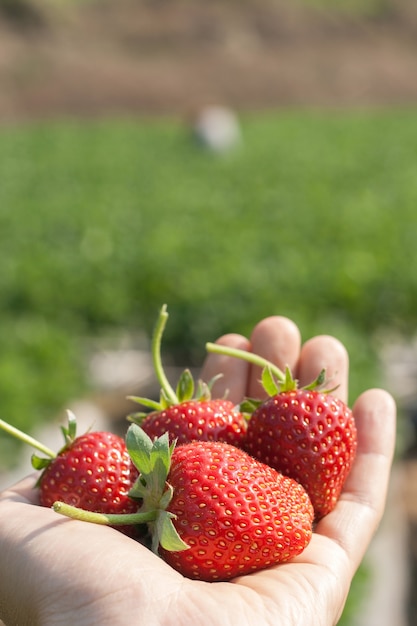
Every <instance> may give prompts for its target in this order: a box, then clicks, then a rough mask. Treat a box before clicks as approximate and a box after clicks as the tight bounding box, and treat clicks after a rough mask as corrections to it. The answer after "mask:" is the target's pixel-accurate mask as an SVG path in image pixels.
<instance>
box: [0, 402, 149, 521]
mask: <svg viewBox="0 0 417 626" xmlns="http://www.w3.org/2000/svg"><path fill="white" fill-rule="evenodd" d="M0 426H2V427H3V428H4V430H7V431H8V432H9V433H11V434H14V435H15V436H16V437H19V438H20V439H22V440H23V441H25V442H27V443H30V444H31V445H32V446H33V447H35V448H37V449H38V450H40V451H42V452H43V453H44V454H46V455H47V457H48V458H40V457H38V456H36V455H33V456H32V465H33V467H34V468H35V469H38V470H42V473H41V474H40V477H39V479H38V482H37V486H38V487H39V502H40V504H41V505H42V506H46V507H50V506H52V505H53V503H54V502H55V501H56V500H62V501H64V502H66V503H68V504H72V505H77V506H80V507H82V508H84V509H86V510H89V511H97V512H102V513H132V512H134V511H136V510H137V508H138V503H137V502H135V501H134V500H132V499H131V498H129V496H128V492H129V489H130V488H131V487H132V485H133V483H134V481H135V480H136V478H137V476H138V472H137V470H136V468H135V466H134V465H133V463H132V461H131V459H130V457H129V454H128V451H127V448H126V443H125V441H124V440H123V439H122V438H121V437H119V436H118V435H115V434H113V433H110V432H88V433H86V434H83V435H80V436H78V437H77V436H76V421H75V416H74V415H73V414H72V413H71V412H68V427H66V428H62V432H63V434H64V437H65V445H64V447H63V448H62V449H61V450H60V451H59V452H58V454H55V453H54V452H53V451H52V450H49V449H48V448H46V447H45V446H43V445H42V444H41V443H39V442H37V441H36V440H34V439H32V438H30V437H28V436H27V435H25V434H24V433H21V432H20V431H18V430H17V429H14V428H13V427H10V426H9V425H7V424H5V422H1V423H0Z"/></svg>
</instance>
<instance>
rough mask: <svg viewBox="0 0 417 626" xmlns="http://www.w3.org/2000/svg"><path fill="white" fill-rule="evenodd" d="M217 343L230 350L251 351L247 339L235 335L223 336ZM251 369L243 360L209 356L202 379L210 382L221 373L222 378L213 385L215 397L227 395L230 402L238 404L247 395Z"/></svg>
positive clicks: (204, 365) (219, 355)
mask: <svg viewBox="0 0 417 626" xmlns="http://www.w3.org/2000/svg"><path fill="white" fill-rule="evenodd" d="M216 343H217V344H219V345H223V346H228V347H229V348H238V349H239V350H249V341H248V340H247V339H246V337H243V336H242V335H238V334H234V333H230V334H228V335H223V337H220V338H219V339H218V340H217V341H216ZM249 369H250V366H249V363H247V362H246V361H243V360H241V359H236V358H235V357H230V356H225V355H223V354H209V355H208V356H207V358H206V360H205V362H204V364H203V369H202V371H201V378H202V379H203V380H204V381H206V382H209V381H210V380H211V379H212V378H213V377H214V376H217V374H220V373H221V374H222V377H221V378H219V379H218V380H216V382H215V383H214V385H213V390H212V393H213V397H215V398H222V397H224V396H225V395H227V398H228V399H229V400H231V401H232V402H234V403H236V404H237V403H239V402H241V400H242V399H243V398H244V396H245V395H246V394H247V380H248V375H249Z"/></svg>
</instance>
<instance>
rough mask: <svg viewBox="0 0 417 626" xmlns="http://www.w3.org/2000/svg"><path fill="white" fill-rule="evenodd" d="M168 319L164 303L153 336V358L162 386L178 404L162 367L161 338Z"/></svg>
mask: <svg viewBox="0 0 417 626" xmlns="http://www.w3.org/2000/svg"><path fill="white" fill-rule="evenodd" d="M167 320H168V313H167V305H166V304H164V305H163V306H162V308H161V312H160V313H159V317H158V321H157V323H156V326H155V330H154V333H153V337H152V358H153V363H154V368H155V373H156V376H157V378H158V381H159V384H160V385H161V388H162V389H163V391H164V392H165V394H166V396H167V397H168V399H169V400H170V401H171V402H172V403H173V404H178V403H179V402H178V398H177V394H176V393H175V391H174V390H173V388H172V387H171V385H170V384H169V381H168V379H167V377H166V376H165V372H164V368H163V367H162V360H161V340H162V335H163V333H164V329H165V326H166V323H167Z"/></svg>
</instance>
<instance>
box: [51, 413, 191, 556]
mask: <svg viewBox="0 0 417 626" xmlns="http://www.w3.org/2000/svg"><path fill="white" fill-rule="evenodd" d="M175 443H176V442H173V443H171V444H170V443H169V435H168V433H164V434H163V435H162V436H161V437H158V438H156V439H155V440H154V441H152V440H151V438H150V437H148V435H147V434H146V433H145V432H144V431H143V430H142V428H140V426H138V425H137V424H131V426H130V427H129V428H128V431H127V433H126V447H127V450H128V452H129V455H130V458H131V459H132V462H133V464H134V465H135V467H136V468H137V470H138V472H139V476H138V478H137V480H136V482H135V483H134V485H133V487H132V488H131V490H130V491H129V497H131V498H133V499H135V500H138V501H141V502H142V504H141V506H140V508H139V509H138V511H137V512H136V513H123V514H104V513H94V512H91V511H85V510H83V509H79V508H77V507H74V506H71V505H68V504H65V503H63V502H59V501H58V502H55V503H54V504H53V509H54V511H55V512H57V513H60V514H61V515H65V516H66V517H70V518H72V519H77V520H81V521H86V522H92V523H95V524H102V525H106V526H118V525H123V526H125V525H130V524H147V525H148V529H149V532H150V534H151V537H152V550H153V551H154V552H155V553H157V552H158V548H159V546H161V547H162V548H164V549H165V550H170V551H179V550H186V549H188V547H189V546H188V545H187V544H186V543H184V541H182V539H181V538H180V536H179V534H178V532H177V530H176V528H175V526H174V524H173V521H172V520H173V519H175V516H174V515H173V514H172V513H170V512H169V511H167V507H168V505H169V503H170V502H171V499H172V496H173V489H172V487H171V485H170V484H169V483H168V482H167V481H168V476H169V471H170V468H171V458H172V453H173V451H174V448H175Z"/></svg>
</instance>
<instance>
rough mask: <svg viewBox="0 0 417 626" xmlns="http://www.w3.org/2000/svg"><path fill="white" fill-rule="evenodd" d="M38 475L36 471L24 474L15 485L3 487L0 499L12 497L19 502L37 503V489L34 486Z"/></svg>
mask: <svg viewBox="0 0 417 626" xmlns="http://www.w3.org/2000/svg"><path fill="white" fill-rule="evenodd" d="M38 478H39V475H38V474H37V473H34V474H31V475H30V476H26V478H23V479H22V480H20V481H19V482H18V483H16V484H15V485H12V486H11V487H9V488H7V489H5V490H4V491H2V492H1V493H0V500H2V499H3V500H5V499H12V500H15V501H20V502H31V503H32V504H39V495H38V489H37V488H36V481H37V480H38Z"/></svg>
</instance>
